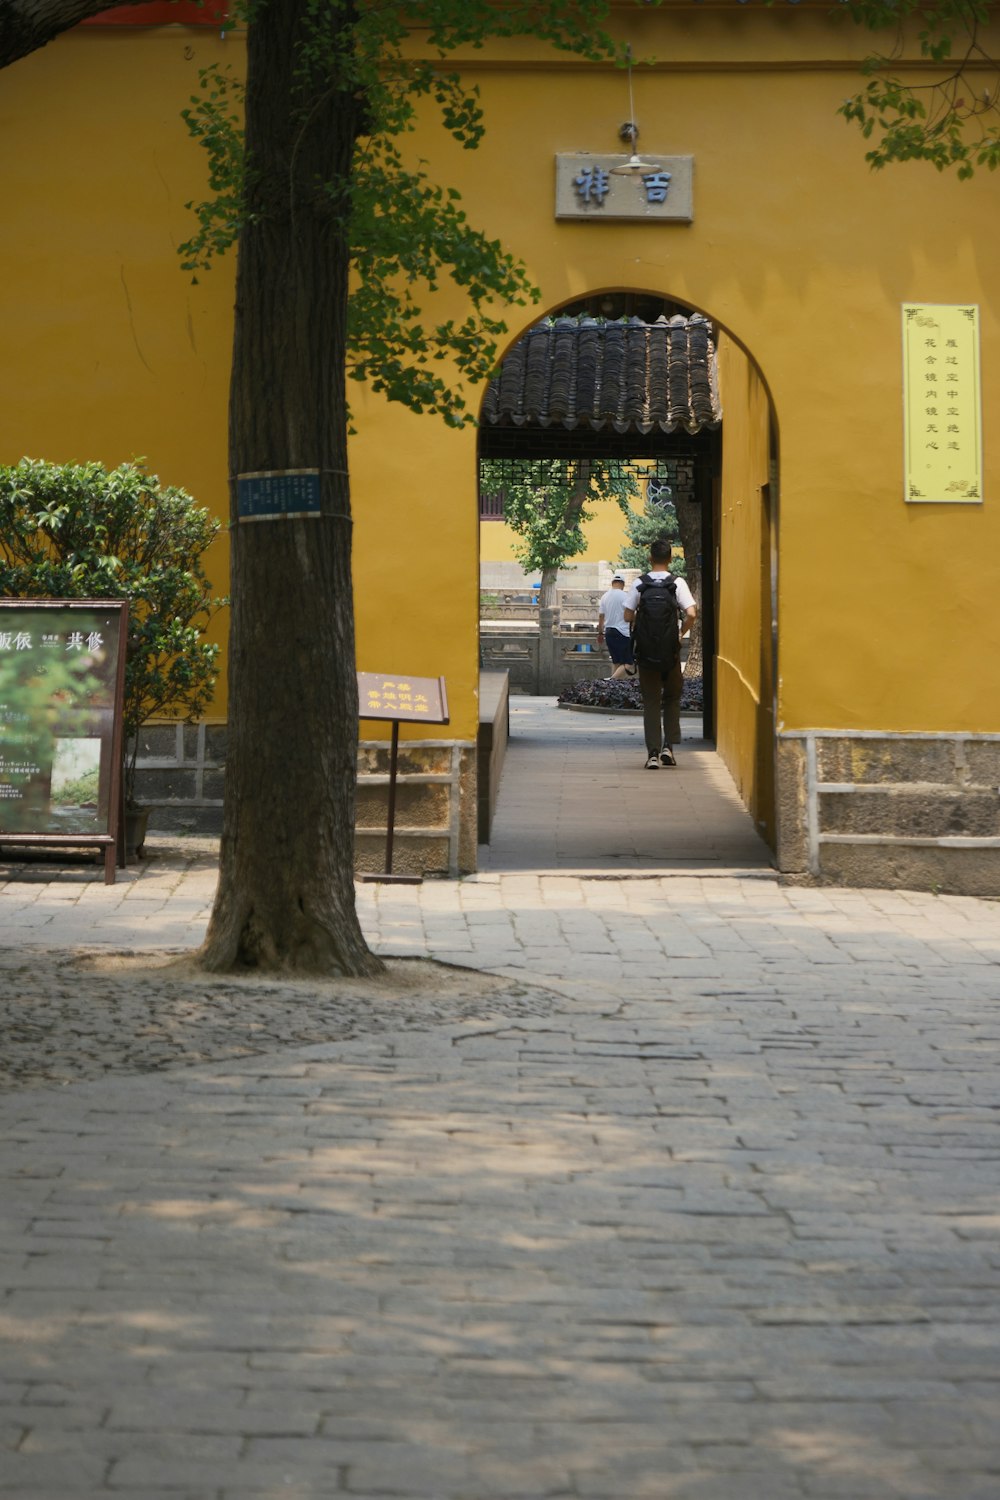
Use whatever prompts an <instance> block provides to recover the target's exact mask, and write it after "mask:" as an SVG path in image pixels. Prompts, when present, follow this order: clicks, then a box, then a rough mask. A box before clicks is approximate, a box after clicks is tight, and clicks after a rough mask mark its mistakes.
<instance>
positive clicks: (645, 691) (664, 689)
mask: <svg viewBox="0 0 1000 1500" xmlns="http://www.w3.org/2000/svg"><path fill="white" fill-rule="evenodd" d="M639 687H640V688H641V690H642V727H643V730H644V731H645V735H646V754H647V755H659V753H660V751H661V750H662V749H663V747H664V745H679V744H680V741H681V690H682V689H683V687H684V678H683V675H682V674H681V664H680V659H679V658H678V660H677V661H676V662H675V663H674V665H673V667H672V669H671V670H670V671H669V672H661V671H660V669H659V667H644V666H643V664H642V662H640V663H639Z"/></svg>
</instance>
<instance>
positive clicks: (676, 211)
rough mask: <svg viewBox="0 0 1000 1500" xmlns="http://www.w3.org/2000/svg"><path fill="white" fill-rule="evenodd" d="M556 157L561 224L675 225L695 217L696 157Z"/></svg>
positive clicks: (570, 154)
mask: <svg viewBox="0 0 1000 1500" xmlns="http://www.w3.org/2000/svg"><path fill="white" fill-rule="evenodd" d="M629 162H630V158H629V157H627V156H591V155H590V154H589V152H585V151H575V152H562V153H560V154H559V155H557V156H556V218H557V219H672V220H675V221H677V222H679V223H682V224H690V223H691V221H692V219H693V217H694V210H693V195H692V170H693V164H694V158H693V157H691V156H646V155H645V154H644V155H643V156H642V157H641V158H639V159H638V164H637V165H634V166H630V165H629Z"/></svg>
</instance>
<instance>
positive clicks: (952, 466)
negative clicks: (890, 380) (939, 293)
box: [903, 302, 983, 504]
mask: <svg viewBox="0 0 1000 1500" xmlns="http://www.w3.org/2000/svg"><path fill="white" fill-rule="evenodd" d="M903 418H904V463H905V474H904V485H905V488H904V494H905V498H906V499H907V500H913V501H917V502H920V503H928V502H930V503H935V504H941V503H945V504H975V503H978V502H980V501H981V500H982V498H983V431H982V403H981V400H980V388H979V308H978V307H969V306H951V305H950V304H944V303H914V302H904V304H903Z"/></svg>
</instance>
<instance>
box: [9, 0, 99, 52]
mask: <svg viewBox="0 0 1000 1500" xmlns="http://www.w3.org/2000/svg"><path fill="white" fill-rule="evenodd" d="M113 9H115V7H114V6H112V5H108V4H107V0H0V68H6V67H8V66H9V65H10V64H11V63H13V62H17V61H18V60H19V59H20V58H22V57H27V56H28V54H29V53H31V52H37V51H38V49H39V47H44V46H45V45H46V43H47V42H51V41H53V40H54V39H55V38H56V37H57V36H59V35H61V33H62V32H64V31H69V29H70V27H71V26H78V25H79V23H80V22H81V21H86V20H87V19H88V18H89V17H90V16H96V15H97V14H98V13H99V12H100V11H102V10H113Z"/></svg>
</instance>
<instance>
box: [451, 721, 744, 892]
mask: <svg viewBox="0 0 1000 1500" xmlns="http://www.w3.org/2000/svg"><path fill="white" fill-rule="evenodd" d="M683 731H684V743H683V744H682V745H681V746H679V747H678V749H677V766H676V768H675V769H661V770H658V771H646V770H644V764H645V760H646V755H645V744H644V741H643V733H642V716H641V714H634V713H633V714H605V713H596V712H593V711H588V710H584V711H580V710H574V709H565V708H560V707H559V706H558V704H557V703H556V700H555V699H554V698H528V697H515V698H512V699H511V702H510V732H511V738H510V744H509V746H508V749H507V757H506V761H505V763H504V770H503V777H502V779H501V782H500V796H499V799H498V803H497V810H496V816H495V818H494V823H493V830H492V835H491V839H490V843H489V845H488V846H486V847H483V848H480V851H479V862H480V868H481V869H484V870H494V871H499V870H504V871H512V870H531V871H542V870H560V871H564V872H566V871H577V872H581V873H582V872H587V873H590V874H614V873H620V874H623V875H627V874H629V873H630V872H634V871H639V870H641V871H647V872H648V871H652V870H659V871H680V870H691V871H699V870H700V871H708V870H715V871H720V870H736V869H746V870H752V869H767V868H769V867H770V864H771V851H770V850H769V849H768V847H767V845H766V844H765V843H764V841H763V839H762V838H761V837H760V835H759V834H758V832H757V830H756V829H755V828H754V825H753V822H752V821H751V818H750V816H749V814H748V813H747V811H746V809H745V808H744V806H743V804H742V802H741V801H740V798H739V794H738V793H737V791H736V788H735V786H734V785H733V781H732V778H731V776H730V775H729V772H728V771H727V770H726V768H725V766H724V765H723V763H722V760H721V759H720V757H719V756H718V755H717V754H716V752H715V750H714V749H713V748H712V746H711V745H710V744H709V743H708V742H707V741H706V740H703V739H701V738H700V734H701V718H700V716H699V717H697V718H696V717H694V716H687V715H685V718H684V722H683Z"/></svg>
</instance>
